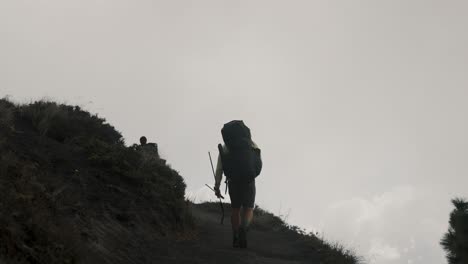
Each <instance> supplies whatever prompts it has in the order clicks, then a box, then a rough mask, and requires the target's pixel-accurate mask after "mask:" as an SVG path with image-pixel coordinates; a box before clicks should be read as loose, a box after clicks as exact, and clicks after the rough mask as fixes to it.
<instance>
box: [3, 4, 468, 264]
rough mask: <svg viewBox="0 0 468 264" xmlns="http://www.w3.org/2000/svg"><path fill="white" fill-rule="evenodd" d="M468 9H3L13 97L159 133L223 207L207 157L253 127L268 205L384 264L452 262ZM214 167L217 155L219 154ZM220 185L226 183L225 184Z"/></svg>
mask: <svg viewBox="0 0 468 264" xmlns="http://www.w3.org/2000/svg"><path fill="white" fill-rule="evenodd" d="M467 11H468V2H466V1H456V0H453V1H442V0H439V1H430V0H429V1H428V0H424V1H423V0H395V1H375V0H359V1H325V0H324V1H271V0H268V1H267V0H255V1H226V0H225V1H220V0H202V1H155V0H152V1H150V0H138V1H123V0H112V1H111V0H81V1H63V0H36V1H32V0H29V1H25V0H0V96H1V97H3V96H9V98H10V99H11V100H13V101H15V102H31V101H33V100H37V99H50V100H54V101H58V102H62V103H68V104H77V105H80V106H83V107H84V108H85V109H87V110H89V111H91V112H93V113H97V114H98V115H99V116H101V117H104V118H106V119H107V120H108V121H109V123H111V124H112V125H114V126H115V127H116V128H117V129H118V130H120V131H121V132H122V134H123V135H124V137H125V140H126V143H127V144H129V145H130V144H133V143H136V142H138V138H139V137H140V136H142V135H145V136H146V137H147V138H148V140H149V141H150V142H156V143H158V145H159V149H160V152H161V154H162V156H163V157H165V158H166V159H167V160H168V162H169V163H170V164H171V165H172V166H173V167H174V168H175V169H176V170H178V171H180V173H181V174H182V175H183V177H184V178H185V180H186V182H187V185H188V187H187V189H188V191H189V194H190V196H191V198H192V199H198V200H206V199H213V198H214V197H213V196H211V195H212V194H211V193H210V191H209V190H208V189H207V188H206V187H204V184H205V183H208V184H213V182H214V180H213V176H212V172H211V167H210V164H209V160H208V155H207V151H212V153H213V154H215V153H216V145H217V144H218V143H220V142H221V141H222V138H221V134H220V129H221V127H222V125H223V124H224V123H225V122H228V121H230V120H232V119H242V120H244V121H245V122H246V124H247V125H248V126H249V127H250V128H251V130H252V134H253V138H254V141H256V142H257V143H258V145H259V146H260V147H261V148H262V154H263V160H264V166H265V167H264V170H263V172H262V175H261V176H260V177H259V178H258V181H257V183H258V184H257V186H258V187H257V204H258V205H260V206H261V207H263V208H266V209H268V210H269V211H271V212H273V213H275V214H280V215H283V216H284V217H285V218H286V219H287V221H288V222H289V223H291V224H295V225H299V226H301V227H303V228H306V229H307V230H310V231H314V232H319V234H320V235H323V236H324V237H325V238H326V239H329V240H332V241H339V242H340V243H342V244H344V245H346V246H347V247H351V248H354V249H356V251H357V253H358V254H359V255H363V256H365V257H366V258H367V259H368V260H369V262H370V263H382V264H394V263H408V264H413V263H427V264H436V263H445V259H444V253H443V251H442V249H441V247H440V246H439V240H440V238H441V237H442V235H443V233H444V232H445V231H446V230H447V228H448V216H449V212H450V211H451V209H452V208H451V204H450V199H451V198H454V197H456V196H462V197H463V196H464V197H467V196H468V190H467V188H466V186H468V178H467V175H468V164H467V158H468V139H467V135H468V124H467V119H466V114H467V111H468V104H467V96H468V89H467V87H468V75H467V72H468V48H467V47H468V34H467V32H466V29H467V26H468V16H466V14H467ZM214 156H216V155H214ZM223 187H224V185H223Z"/></svg>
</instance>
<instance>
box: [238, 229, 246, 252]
mask: <svg viewBox="0 0 468 264" xmlns="http://www.w3.org/2000/svg"><path fill="white" fill-rule="evenodd" d="M239 247H240V248H247V229H245V228H244V227H241V228H240V229H239Z"/></svg>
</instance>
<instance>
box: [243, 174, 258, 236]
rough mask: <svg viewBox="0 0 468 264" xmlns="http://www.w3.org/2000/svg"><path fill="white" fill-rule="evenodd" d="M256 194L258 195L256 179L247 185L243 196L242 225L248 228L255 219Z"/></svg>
mask: <svg viewBox="0 0 468 264" xmlns="http://www.w3.org/2000/svg"><path fill="white" fill-rule="evenodd" d="M255 195H256V188H255V181H253V182H251V183H249V184H248V185H247V186H246V187H245V192H244V196H243V202H242V205H243V208H244V210H243V212H242V213H243V214H242V226H244V227H246V228H247V229H248V227H249V225H250V223H251V222H252V219H253V210H254V207H255Z"/></svg>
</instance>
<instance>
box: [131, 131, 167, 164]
mask: <svg viewBox="0 0 468 264" xmlns="http://www.w3.org/2000/svg"><path fill="white" fill-rule="evenodd" d="M137 149H138V150H139V151H140V152H141V153H142V155H143V160H144V161H147V160H150V159H157V160H159V161H160V162H162V163H164V164H165V163H166V160H164V159H161V157H160V156H159V150H158V144H156V143H148V139H147V138H146V137H145V136H142V137H140V145H138V146H137Z"/></svg>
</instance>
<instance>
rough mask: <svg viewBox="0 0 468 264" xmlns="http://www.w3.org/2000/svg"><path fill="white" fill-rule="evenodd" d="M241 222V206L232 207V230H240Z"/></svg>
mask: <svg viewBox="0 0 468 264" xmlns="http://www.w3.org/2000/svg"><path fill="white" fill-rule="evenodd" d="M240 223H241V216H240V208H232V213H231V225H232V230H233V231H237V230H239V226H240Z"/></svg>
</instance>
